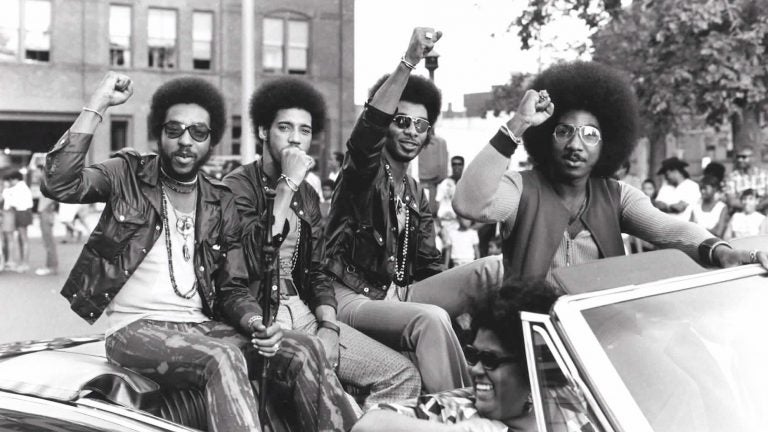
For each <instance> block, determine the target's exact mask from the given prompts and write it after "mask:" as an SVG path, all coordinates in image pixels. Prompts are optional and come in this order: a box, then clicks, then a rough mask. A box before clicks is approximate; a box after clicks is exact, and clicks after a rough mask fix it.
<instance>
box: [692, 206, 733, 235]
mask: <svg viewBox="0 0 768 432" xmlns="http://www.w3.org/2000/svg"><path fill="white" fill-rule="evenodd" d="M723 209H725V203H724V202H722V201H717V202H715V205H714V207H712V210H710V211H704V209H703V208H701V203H700V202H699V203H697V204H696V205H694V206H693V208H692V209H691V211H692V212H693V219H692V221H693V222H694V223H696V224H698V225H699V226H701V227H704V228H705V229H708V230H711V229H713V228H715V226H716V225H717V223H718V222H720V214H721V213H722V212H723Z"/></svg>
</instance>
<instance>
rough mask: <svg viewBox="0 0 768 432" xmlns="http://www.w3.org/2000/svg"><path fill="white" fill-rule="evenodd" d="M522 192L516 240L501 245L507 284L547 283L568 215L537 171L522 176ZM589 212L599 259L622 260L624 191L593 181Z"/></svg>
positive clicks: (586, 218)
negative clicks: (534, 280)
mask: <svg viewBox="0 0 768 432" xmlns="http://www.w3.org/2000/svg"><path fill="white" fill-rule="evenodd" d="M520 174H521V175H522V177H523V192H522V196H521V197H520V205H519V207H518V210H517V218H516V220H515V226H514V228H513V229H512V234H511V235H510V236H509V238H507V239H505V240H504V242H503V244H502V251H503V253H504V278H505V279H506V278H508V277H516V278H526V279H527V278H544V277H545V276H546V275H547V272H548V271H549V268H550V266H551V265H552V260H553V258H554V256H555V252H556V251H557V248H558V247H559V246H560V242H561V241H562V238H563V232H565V230H566V228H567V226H568V219H569V213H568V209H567V208H566V207H565V206H564V205H563V203H562V200H561V198H560V196H559V195H557V193H556V192H555V190H554V189H553V188H552V185H551V183H550V181H549V180H548V179H547V178H546V177H545V176H544V175H543V174H542V173H541V172H539V171H538V170H536V169H534V170H530V171H524V172H522V173H520ZM587 187H588V188H589V206H588V207H587V208H586V209H585V210H584V213H582V215H581V221H582V223H584V226H585V227H586V228H587V230H589V232H590V233H592V237H593V238H594V239H595V243H597V248H598V250H599V251H600V258H605V257H611V256H618V255H624V243H623V242H622V240H621V227H620V226H619V225H620V223H619V218H620V215H619V205H620V203H621V187H620V186H619V183H618V182H617V181H615V180H608V179H604V178H590V179H589V183H588V185H587Z"/></svg>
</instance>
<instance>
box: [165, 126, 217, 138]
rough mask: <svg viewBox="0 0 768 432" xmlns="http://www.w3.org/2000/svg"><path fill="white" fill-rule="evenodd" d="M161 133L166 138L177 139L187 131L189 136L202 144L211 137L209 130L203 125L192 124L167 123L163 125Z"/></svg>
mask: <svg viewBox="0 0 768 432" xmlns="http://www.w3.org/2000/svg"><path fill="white" fill-rule="evenodd" d="M163 131H165V135H166V136H167V137H168V138H178V137H180V136H182V135H184V131H189V136H191V137H192V139H193V140H195V141H197V142H203V141H205V140H207V139H208V137H209V136H210V135H211V129H210V128H209V127H208V126H206V125H205V123H192V124H191V125H185V124H184V123H179V122H177V121H169V122H166V123H164V124H163Z"/></svg>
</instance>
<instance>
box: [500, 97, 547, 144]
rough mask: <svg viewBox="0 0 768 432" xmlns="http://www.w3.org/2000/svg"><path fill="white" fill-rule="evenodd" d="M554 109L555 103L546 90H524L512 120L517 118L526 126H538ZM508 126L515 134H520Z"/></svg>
mask: <svg viewBox="0 0 768 432" xmlns="http://www.w3.org/2000/svg"><path fill="white" fill-rule="evenodd" d="M554 111H555V104H554V103H552V100H551V99H550V98H549V93H547V91H546V90H541V91H536V90H526V92H525V94H524V95H523V99H522V100H521V101H520V105H518V107H517V111H515V116H514V117H513V119H512V120H514V119H517V118H519V119H520V120H521V122H522V123H524V124H525V126H526V127H528V126H538V125H540V124H542V123H544V122H545V121H547V119H548V118H549V117H551V116H552V113H553V112H554ZM508 127H509V128H510V130H511V131H512V132H515V135H516V136H520V135H518V134H517V131H515V129H513V127H512V126H508Z"/></svg>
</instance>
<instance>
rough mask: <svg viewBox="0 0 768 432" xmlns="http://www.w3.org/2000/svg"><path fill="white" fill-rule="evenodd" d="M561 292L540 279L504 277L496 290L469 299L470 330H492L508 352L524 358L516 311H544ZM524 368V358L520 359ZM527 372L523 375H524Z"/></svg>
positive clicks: (521, 330) (520, 329)
mask: <svg viewBox="0 0 768 432" xmlns="http://www.w3.org/2000/svg"><path fill="white" fill-rule="evenodd" d="M562 294H565V293H563V292H561V291H558V290H557V289H556V288H554V287H553V286H551V285H550V284H548V283H547V282H545V281H544V280H543V279H533V280H530V279H529V280H520V279H515V278H507V279H506V280H505V281H504V283H503V284H502V286H501V288H500V289H498V290H492V291H490V292H488V293H487V294H485V295H483V296H478V297H474V298H472V299H470V309H469V314H470V315H471V316H472V333H473V334H474V335H475V336H476V335H477V332H478V330H480V329H485V330H490V331H491V332H493V333H494V334H495V335H496V337H497V338H498V339H499V341H501V344H502V346H503V347H504V349H506V350H507V351H508V352H509V353H510V354H512V355H519V356H520V358H521V359H524V358H525V345H524V342H523V326H522V324H521V320H520V312H521V311H526V312H534V313H540V314H547V313H549V310H550V309H551V308H552V305H554V304H555V301H556V300H557V298H558V297H559V296H560V295H562ZM521 364H522V367H523V369H524V370H527V368H526V367H525V361H522V362H521ZM526 376H527V375H526Z"/></svg>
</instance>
